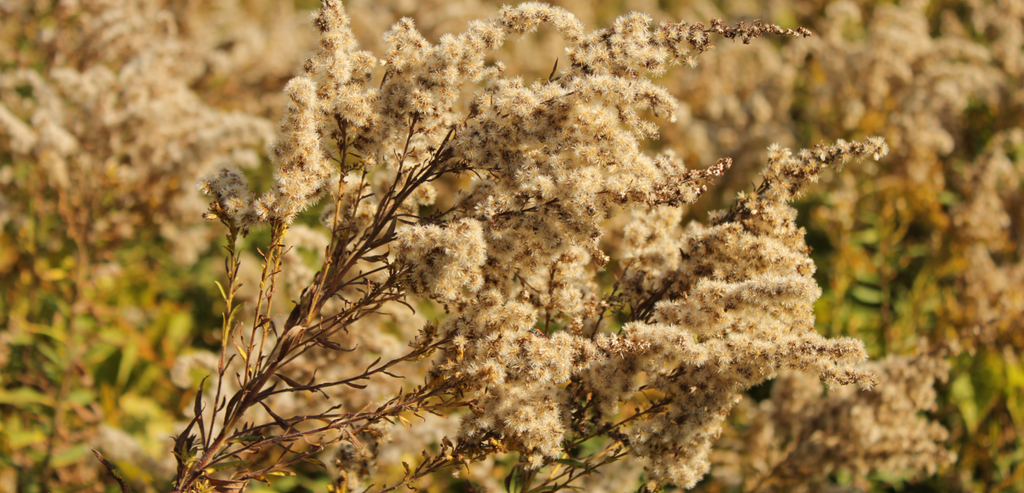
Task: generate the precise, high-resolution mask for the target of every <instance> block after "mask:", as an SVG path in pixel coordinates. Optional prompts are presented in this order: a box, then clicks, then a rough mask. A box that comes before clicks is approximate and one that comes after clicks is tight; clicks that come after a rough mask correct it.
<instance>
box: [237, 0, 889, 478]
mask: <svg viewBox="0 0 1024 493" xmlns="http://www.w3.org/2000/svg"><path fill="white" fill-rule="evenodd" d="M349 22H350V21H349V19H348V17H347V15H346V14H345V11H344V9H343V8H342V6H341V4H340V2H338V1H332V0H327V1H325V2H324V6H323V8H321V9H320V10H319V11H318V12H317V13H316V14H315V15H314V18H313V24H314V26H315V27H316V29H317V30H318V31H319V32H320V36H321V37H320V48H319V50H318V51H317V53H316V54H315V55H314V56H312V57H311V58H310V59H309V60H307V62H306V64H305V66H304V70H305V75H304V76H302V77H299V78H297V79H295V80H293V81H292V82H291V83H290V84H289V86H288V91H289V95H290V97H291V100H292V101H291V103H290V105H289V107H288V112H287V114H286V116H285V119H284V122H283V123H282V127H281V128H282V136H281V138H280V139H279V140H278V142H277V143H276V144H275V145H274V146H273V147H272V154H273V159H274V161H275V168H276V173H275V179H276V182H275V185H274V189H273V190H272V191H271V192H269V193H268V194H266V195H264V196H263V197H261V198H260V199H258V200H257V203H256V205H255V206H254V207H255V209H256V211H257V215H258V216H260V218H261V219H265V218H275V219H277V220H284V221H288V220H290V219H291V218H292V217H293V216H294V214H295V213H297V212H298V211H299V210H301V209H302V208H304V207H306V206H307V205H308V204H310V203H311V202H312V201H314V200H315V199H316V197H317V196H318V195H319V194H320V193H321V190H323V189H324V185H325V183H326V181H325V180H326V179H327V178H329V177H330V173H331V172H330V169H329V168H330V166H329V163H330V162H331V161H332V159H333V160H334V161H335V162H336V163H339V164H342V172H348V171H349V170H348V169H347V168H345V166H346V165H347V164H346V163H348V162H349V156H348V155H346V156H340V155H336V154H333V153H334V152H335V151H336V150H343V152H346V153H351V154H352V155H353V156H356V157H357V158H358V159H359V160H360V166H363V167H365V168H363V169H365V170H367V171H368V173H370V174H369V176H370V179H369V180H368V182H367V184H366V185H365V188H364V189H359V187H358V186H355V185H352V184H350V183H349V182H351V183H355V180H351V179H350V178H352V177H353V176H354V175H352V176H349V177H346V180H345V181H344V182H342V183H341V184H340V185H339V189H338V190H339V191H340V196H339V197H336V200H340V201H341V203H340V205H339V206H336V205H335V204H331V206H330V207H329V209H340V210H341V211H342V213H343V214H342V215H337V214H335V213H334V212H328V213H326V214H325V216H324V222H325V223H330V224H331V225H332V226H331V227H332V228H342V229H347V230H351V229H361V228H363V227H365V225H366V222H365V221H366V220H367V219H369V218H372V217H374V215H375V214H380V213H381V210H380V208H381V207H384V204H388V203H389V201H390V200H391V197H393V195H389V194H390V193H393V192H394V191H395V190H397V189H399V188H400V187H402V186H405V185H406V184H408V183H412V182H411V180H413V179H414V178H413V177H415V176H420V175H419V173H422V172H424V170H428V171H429V172H431V173H435V174H442V173H443V172H445V171H448V170H450V171H454V170H464V169H469V170H473V171H474V173H473V174H472V177H471V178H469V179H468V182H469V183H468V186H466V187H464V188H463V189H462V190H461V192H460V193H459V194H458V196H456V197H454V198H453V199H452V201H453V202H454V205H453V207H452V208H451V209H450V210H449V211H448V212H447V213H446V214H447V215H445V216H443V217H442V218H441V219H439V220H438V219H430V220H421V221H406V220H404V219H403V221H401V222H403V223H405V224H404V225H403V226H400V227H399V228H398V229H397V232H396V244H395V250H396V254H397V263H398V264H399V265H400V266H401V267H402V269H403V272H405V273H407V275H408V277H407V279H408V284H407V287H408V288H409V289H410V290H412V291H416V292H420V293H424V294H426V295H427V296H430V297H432V298H433V299H435V300H437V301H439V302H441V303H443V304H444V306H445V307H446V310H447V311H448V317H447V318H446V319H445V321H444V322H443V323H442V325H441V327H440V331H441V333H442V334H443V335H445V336H447V337H450V339H451V341H452V342H451V345H450V346H449V347H447V348H446V349H445V350H444V351H442V352H441V353H439V356H438V357H437V360H436V362H435V363H436V364H435V368H434V372H433V374H434V375H435V376H436V377H438V378H443V379H445V380H447V381H449V382H454V383H455V384H457V385H459V387H460V390H461V391H462V392H463V394H464V395H465V396H466V397H467V398H469V399H471V400H472V401H473V405H472V409H473V411H474V413H473V415H471V416H469V417H468V418H466V419H465V420H464V421H463V423H462V427H461V430H460V433H459V437H458V438H459V440H460V444H461V445H467V444H468V445H469V446H470V447H476V448H477V449H478V450H490V451H495V450H513V451H516V452H518V453H520V454H522V455H523V456H525V457H527V458H528V460H529V462H530V463H531V464H532V465H533V466H534V467H540V466H542V465H544V464H545V463H547V462H549V461H551V460H553V459H556V458H558V457H559V456H560V455H561V454H562V452H563V451H562V442H563V440H564V438H565V437H566V434H567V433H568V432H569V431H570V430H569V429H568V426H567V424H568V423H569V410H570V408H571V407H572V406H573V405H574V397H573V395H574V394H573V393H572V392H571V391H570V390H569V389H568V385H569V384H570V383H573V384H574V385H575V386H576V387H579V386H583V387H584V388H586V389H588V390H589V391H590V392H592V393H593V395H595V396H597V397H598V402H599V404H600V406H601V408H602V410H604V411H606V412H608V413H611V412H613V411H614V409H615V408H616V407H617V406H618V405H619V404H621V403H623V402H626V401H628V400H630V399H632V398H633V396H634V394H635V393H636V392H637V391H638V390H639V388H638V383H637V382H639V381H640V379H641V378H646V379H647V381H648V384H647V385H648V386H649V387H651V388H655V389H657V390H658V391H660V392H661V393H662V394H663V395H664V396H665V401H664V402H663V405H662V406H660V407H659V408H658V409H656V410H654V411H652V412H651V413H650V415H649V416H648V417H647V419H645V420H640V421H638V422H637V423H636V424H634V425H632V426H631V427H630V428H629V429H628V430H627V431H628V433H627V435H625V437H626V438H624V440H625V441H626V442H628V443H627V444H626V445H627V446H628V447H629V448H630V449H631V450H632V451H633V452H634V453H635V454H636V455H639V456H642V457H646V458H647V459H648V465H649V470H650V473H651V478H652V479H653V480H655V481H658V482H671V483H675V484H678V485H680V486H686V487H689V486H692V485H693V484H695V483H696V481H697V480H698V479H699V478H700V477H701V476H702V475H703V474H704V473H705V472H706V470H707V454H708V449H709V448H710V446H711V444H712V442H713V441H714V439H715V437H716V436H717V434H718V432H719V430H720V428H721V423H722V420H723V419H724V417H725V416H726V414H727V413H728V412H729V409H730V408H731V406H732V405H733V403H734V402H735V400H736V398H737V395H738V393H739V392H741V391H742V390H744V389H746V388H748V387H750V386H752V385H756V384H757V383H760V382H762V381H764V380H765V379H767V378H770V377H772V376H773V375H774V374H775V372H776V371H779V370H782V369H786V368H795V369H801V370H805V371H809V372H813V373H815V374H818V375H820V376H822V378H824V379H826V380H827V381H828V382H829V383H830V384H846V383H855V382H860V383H863V384H865V385H870V382H871V377H870V375H869V374H867V373H865V372H863V371H861V370H858V369H856V368H854V367H853V364H855V363H856V362H859V361H860V360H862V359H864V357H865V353H864V350H863V347H862V345H861V344H860V343H858V342H855V341H852V340H846V339H843V340H832V341H830V340H826V339H823V338H821V337H820V336H818V335H817V334H816V333H815V332H814V331H813V312H812V311H811V304H812V303H813V301H814V300H815V299H816V298H817V297H818V296H819V294H820V290H819V289H818V287H817V285H816V284H815V283H814V280H813V278H812V277H811V274H812V273H813V271H814V265H813V263H812V262H811V261H810V259H809V258H808V257H807V251H808V249H807V248H806V245H805V244H804V243H803V232H802V230H799V229H798V228H797V227H796V226H795V225H794V223H793V218H794V216H795V211H794V210H793V209H792V208H790V207H788V206H787V205H786V201H788V200H790V199H791V198H792V197H793V196H794V195H795V194H796V193H798V192H799V189H800V188H801V187H802V186H803V184H804V183H806V182H808V181H813V180H814V179H815V178H816V177H817V173H818V171H820V169H821V167H822V166H824V165H827V164H837V163H839V162H842V160H843V159H845V158H848V157H851V156H854V155H865V154H866V155H871V154H872V153H874V154H876V155H875V157H876V158H877V157H880V156H881V155H882V154H884V143H881V142H880V141H877V142H876V141H872V143H869V144H856V143H852V144H847V143H844V142H840V143H838V144H837V145H835V146H820V147H819V148H817V149H815V150H814V151H810V153H808V154H806V155H804V154H801V155H800V156H799V158H792V157H791V156H790V155H789V154H788V153H787V152H786V151H781V150H778V149H773V150H772V151H771V156H770V159H769V167H768V170H767V171H766V172H765V175H764V179H765V185H763V186H762V187H761V188H760V189H759V191H758V195H756V196H749V197H748V196H744V197H741V198H740V200H739V201H738V203H737V206H736V207H734V209H733V210H732V211H729V212H722V213H720V214H718V215H716V216H714V217H713V221H712V224H711V225H710V226H702V225H699V224H694V225H692V226H691V227H690V228H689V229H688V230H687V231H686V232H685V233H684V232H682V231H680V230H679V228H678V218H679V215H678V207H680V206H683V205H685V204H690V203H693V202H695V201H696V200H697V199H698V198H699V197H700V196H701V194H702V193H703V192H704V191H705V190H706V189H707V186H708V184H709V183H711V182H712V181H713V180H714V179H715V178H717V177H718V176H721V175H722V174H723V173H724V172H725V171H726V170H727V169H728V168H729V166H730V164H731V162H730V161H729V160H722V161H720V162H718V163H717V164H715V165H713V166H711V167H709V168H707V169H701V170H692V169H688V168H687V167H686V166H685V165H684V163H683V162H682V160H681V159H679V158H678V157H676V156H675V155H674V154H673V153H671V152H668V153H665V154H662V155H659V156H651V155H648V154H647V153H645V152H644V151H643V150H642V141H643V140H645V139H653V138H657V137H658V127H657V125H656V124H655V123H654V121H653V119H654V118H666V119H669V120H670V121H671V120H672V119H674V116H675V112H676V106H677V103H676V100H675V98H673V97H672V95H671V94H669V93H668V91H667V90H665V89H664V88H663V87H660V86H658V85H657V84H655V83H653V82H652V81H651V80H650V79H649V78H648V77H647V75H648V74H652V73H653V74H659V73H661V72H663V71H664V70H665V68H666V67H667V66H668V65H670V64H673V63H686V64H690V65H692V64H693V63H694V61H695V58H694V57H695V56H697V55H699V54H700V53H702V52H704V51H706V50H708V49H709V48H710V45H709V44H708V43H709V32H717V33H719V34H721V35H724V36H726V37H730V38H735V37H738V38H741V39H743V40H744V41H747V40H748V39H749V37H751V36H758V35H761V34H764V33H776V34H797V35H802V34H804V33H802V32H791V31H790V32H787V31H784V30H781V29H780V28H776V27H773V26H765V25H762V24H760V23H757V24H755V25H752V26H751V28H750V30H746V31H744V30H737V29H732V28H725V27H724V26H722V25H721V24H720V23H717V22H716V23H712V25H711V26H710V28H705V27H704V26H703V25H701V24H693V25H690V24H686V23H670V22H666V23H662V24H660V25H659V26H657V27H656V28H654V29H652V28H651V26H650V23H651V21H650V18H648V17H646V16H644V15H641V14H630V15H627V16H624V17H622V18H620V19H618V20H617V21H616V22H615V23H614V24H613V25H612V27H611V28H609V29H602V30H597V31H594V32H592V33H586V32H584V29H583V26H582V24H581V23H580V22H579V21H578V20H577V19H576V18H575V17H574V16H572V15H571V14H569V13H568V12H567V11H565V10H563V9H560V8H557V7H550V6H548V5H545V4H540V3H524V4H521V5H519V6H517V7H505V8H503V9H502V10H501V11H500V12H499V14H498V16H497V17H496V18H494V19H490V20H484V21H474V22H471V23H470V25H469V28H468V29H467V31H466V32H464V33H462V34H458V35H445V36H442V37H441V38H440V41H439V42H438V43H436V44H432V43H430V42H428V41H427V40H426V39H425V38H424V37H423V36H422V35H420V34H419V33H418V32H417V31H416V29H415V27H414V26H413V23H412V21H410V20H408V19H405V20H402V21H400V22H399V23H397V24H395V26H394V27H392V29H391V30H389V31H388V32H387V33H386V34H385V36H384V44H385V52H384V54H383V56H382V58H380V59H377V58H376V57H374V56H372V55H370V54H369V53H367V52H363V51H358V50H357V49H356V46H355V42H354V38H353V36H352V33H351V30H350V28H349ZM541 23H548V24H550V25H552V26H553V27H554V28H555V30H556V31H557V32H558V33H559V34H560V35H561V36H562V37H563V39H564V40H565V42H566V43H567V44H568V45H569V47H568V48H567V55H568V59H569V62H570V63H569V66H568V67H566V68H564V69H563V70H562V71H560V72H557V73H556V74H554V75H557V76H556V77H555V76H553V77H551V78H550V79H543V80H537V81H534V82H527V81H524V80H523V79H521V78H517V77H506V76H505V75H504V74H503V70H504V68H503V67H502V66H501V65H500V64H489V63H488V62H487V56H488V54H489V53H493V52H494V51H495V50H497V49H499V48H500V47H501V46H502V44H503V43H504V41H505V39H506V38H507V37H508V36H509V35H510V34H522V33H527V32H531V31H533V30H535V29H537V27H538V26H539V25H540V24H541ZM378 63H379V64H380V65H381V67H382V68H383V74H382V79H380V80H379V81H378V80H374V81H371V78H373V77H372V76H373V74H374V68H375V66H376V65H377V64H378ZM467 83H473V84H476V86H473V87H472V88H475V89H476V91H475V92H474V93H473V96H472V98H471V101H470V104H469V105H468V113H463V112H462V107H461V106H460V105H459V104H458V103H459V102H460V97H461V95H462V94H463V91H464V90H465V89H467V88H466V87H465V86H466V84H467ZM328 142H329V143H328ZM364 194H365V196H366V197H367V198H366V199H365V200H364V201H362V202H361V204H371V205H372V207H370V208H371V209H373V210H368V211H367V212H366V213H360V212H358V211H355V212H356V213H355V214H352V212H353V211H351V210H350V209H351V205H346V204H351V202H352V197H355V196H357V195H358V196H364ZM420 195H421V196H419V195H415V194H414V195H411V197H412V198H411V199H410V201H411V202H412V203H415V204H416V205H429V204H430V203H431V201H432V200H433V199H434V198H435V194H434V193H433V190H432V189H430V190H429V191H428V192H425V193H423V194H420ZM362 207H363V205H360V208H362ZM623 208H624V209H627V210H632V211H633V212H632V213H633V214H634V215H635V216H637V217H638V218H640V219H639V224H644V225H645V226H643V227H639V226H638V227H637V228H635V230H634V231H633V232H632V233H630V234H631V235H632V238H634V240H635V242H636V244H637V248H635V249H634V250H635V252H634V254H635V255H634V256H635V258H634V259H633V262H632V263H631V264H630V268H629V269H628V270H627V274H626V275H625V277H624V278H623V283H622V286H621V287H622V291H623V293H622V294H623V296H622V299H624V300H627V304H628V306H629V307H630V311H631V312H632V313H631V316H632V318H633V321H632V322H631V323H629V324H627V325H626V327H625V328H624V329H623V331H622V332H621V333H620V334H604V335H600V336H597V337H595V336H593V334H595V333H599V332H600V329H601V328H602V327H599V326H598V323H599V320H600V319H601V316H602V315H603V314H604V312H605V310H606V309H607V308H608V304H607V301H606V300H605V299H604V297H603V296H602V293H601V291H600V288H599V283H598V282H597V275H598V273H599V271H600V270H601V269H602V268H603V267H604V265H605V264H606V263H607V262H608V260H609V259H608V257H607V255H606V254H605V252H603V251H602V250H601V248H600V243H599V242H600V239H601V237H602V236H603V234H604V232H605V226H604V222H605V220H606V219H607V218H609V217H610V216H612V215H613V214H615V212H616V211H617V210H621V209H623ZM346 211H348V212H346ZM402 211H405V212H410V213H415V210H413V209H412V208H409V207H406V208H405V209H402ZM403 213H404V212H403ZM647 214H654V215H655V216H656V217H650V218H647V217H645V216H646V215H647ZM359 217H363V219H359ZM673 221H674V222H675V223H676V224H672V223H673ZM360 225H364V226H360ZM662 227H667V228H669V229H670V231H656V230H657V229H658V228H662ZM643 228H647V231H643ZM642 235H643V236H652V237H655V236H656V237H657V240H653V241H656V242H658V245H659V249H661V248H664V249H663V250H662V253H661V255H662V256H664V255H668V254H669V253H672V254H675V253H674V252H678V255H677V257H678V258H676V259H675V260H673V261H672V262H668V263H659V262H655V260H656V259H657V257H658V253H657V252H654V251H653V249H651V248H647V249H645V248H644V245H645V244H647V243H648V242H649V241H652V240H647V239H641V238H640V236H642ZM544 334H547V335H544ZM645 375H646V376H645ZM605 418H607V419H613V418H614V416H611V415H610V414H609V415H607V416H605Z"/></svg>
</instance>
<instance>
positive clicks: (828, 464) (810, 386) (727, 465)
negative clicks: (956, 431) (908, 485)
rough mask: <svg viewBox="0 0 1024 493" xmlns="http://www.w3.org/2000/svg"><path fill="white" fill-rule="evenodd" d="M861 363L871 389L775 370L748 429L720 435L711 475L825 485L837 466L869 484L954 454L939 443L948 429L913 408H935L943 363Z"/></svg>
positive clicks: (771, 487)
mask: <svg viewBox="0 0 1024 493" xmlns="http://www.w3.org/2000/svg"><path fill="white" fill-rule="evenodd" d="M861 368H863V369H864V370H865V371H871V372H872V373H874V374H875V375H876V376H877V378H878V385H877V386H876V387H875V389H874V390H873V391H872V392H858V391H857V390H856V389H854V388H851V387H843V388H840V389H836V390H834V391H831V392H828V393H827V394H824V393H823V389H822V386H821V383H820V382H818V381H816V380H815V379H814V378H811V377H809V376H808V375H807V374H805V373H800V372H785V373H782V374H780V375H779V377H778V378H777V379H776V380H775V382H774V384H773V385H772V389H771V395H770V396H769V398H768V399H766V400H764V401H762V402H761V403H760V404H758V405H756V407H753V408H750V409H747V410H746V411H747V414H749V415H750V422H749V423H747V428H746V429H745V430H743V431H742V432H740V433H736V432H733V435H732V436H729V437H728V438H726V439H723V442H724V443H723V444H722V446H721V448H720V449H719V450H716V454H717V455H718V457H716V458H715V461H714V462H715V466H716V467H715V469H714V473H713V474H714V475H715V476H717V477H719V478H721V479H722V480H723V482H725V483H733V485H734V486H735V487H739V488H740V489H742V490H743V491H828V490H829V488H831V487H833V486H834V485H833V479H832V478H833V476H834V475H835V474H837V473H842V474H847V475H849V477H850V478H851V479H852V483H853V484H852V486H853V487H854V488H857V489H861V490H868V489H870V483H869V482H868V480H867V478H868V477H870V475H872V474H876V475H877V474H888V475H893V476H895V477H899V478H902V479H904V480H906V479H910V478H913V477H915V476H916V477H921V476H927V475H932V474H935V473H936V470H937V468H938V467H939V466H940V465H944V464H949V463H951V462H953V461H955V460H956V454H953V453H952V452H950V451H949V450H947V449H946V448H945V447H944V446H943V445H942V443H943V441H944V440H946V439H947V438H948V432H947V431H946V429H945V428H943V427H942V426H941V425H939V424H938V423H936V422H934V421H929V420H928V419H926V418H925V417H923V416H921V415H920V414H918V413H919V412H920V411H934V410H935V408H936V397H937V394H936V391H935V387H934V383H935V381H936V380H945V378H946V377H947V375H948V372H949V365H948V364H947V363H946V362H944V361H943V360H942V359H941V358H939V357H936V355H935V354H928V353H923V354H921V355H919V356H916V357H914V358H907V357H889V358H886V359H885V360H882V361H880V362H872V363H868V364H864V365H862V366H861Z"/></svg>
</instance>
